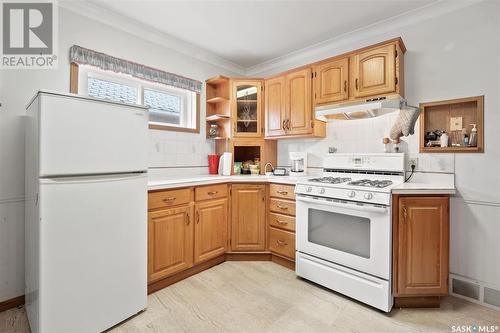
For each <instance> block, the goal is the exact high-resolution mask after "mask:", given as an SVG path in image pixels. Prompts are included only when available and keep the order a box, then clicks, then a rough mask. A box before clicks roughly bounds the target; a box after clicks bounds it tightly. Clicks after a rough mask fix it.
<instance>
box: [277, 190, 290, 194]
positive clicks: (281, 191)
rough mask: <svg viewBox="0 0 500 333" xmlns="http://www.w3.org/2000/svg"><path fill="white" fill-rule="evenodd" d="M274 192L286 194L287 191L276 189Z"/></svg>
mask: <svg viewBox="0 0 500 333" xmlns="http://www.w3.org/2000/svg"><path fill="white" fill-rule="evenodd" d="M276 193H278V194H282V195H287V194H288V191H283V190H278V191H276Z"/></svg>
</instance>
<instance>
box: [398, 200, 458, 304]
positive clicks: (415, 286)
mask: <svg viewBox="0 0 500 333" xmlns="http://www.w3.org/2000/svg"><path fill="white" fill-rule="evenodd" d="M395 201H396V205H397V206H396V209H397V211H396V214H395V217H394V219H395V220H394V228H393V229H394V231H393V232H394V235H393V237H394V240H393V245H394V246H393V248H394V249H393V250H394V253H393V260H394V263H393V267H394V274H393V275H394V288H393V289H394V296H397V297H400V296H404V297H407V296H419V297H420V296H439V295H446V294H447V292H448V262H449V259H448V258H449V198H448V197H446V196H443V197H412V196H409V197H405V196H402V197H399V198H398V197H396V200H395Z"/></svg>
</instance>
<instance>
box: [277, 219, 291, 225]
mask: <svg viewBox="0 0 500 333" xmlns="http://www.w3.org/2000/svg"><path fill="white" fill-rule="evenodd" d="M276 222H278V224H281V225H287V224H288V222H285V221H280V220H276Z"/></svg>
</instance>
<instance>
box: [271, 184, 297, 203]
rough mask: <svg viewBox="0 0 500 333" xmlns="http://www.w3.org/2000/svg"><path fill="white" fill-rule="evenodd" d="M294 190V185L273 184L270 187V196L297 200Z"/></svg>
mask: <svg viewBox="0 0 500 333" xmlns="http://www.w3.org/2000/svg"><path fill="white" fill-rule="evenodd" d="M294 190H295V186H293V185H282V184H271V185H269V196H271V197H276V198H282V199H291V200H295V193H294Z"/></svg>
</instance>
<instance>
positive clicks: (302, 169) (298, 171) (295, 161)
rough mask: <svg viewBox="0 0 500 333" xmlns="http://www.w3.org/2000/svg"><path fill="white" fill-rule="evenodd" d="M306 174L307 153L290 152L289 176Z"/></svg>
mask: <svg viewBox="0 0 500 333" xmlns="http://www.w3.org/2000/svg"><path fill="white" fill-rule="evenodd" d="M306 173H307V153H306V152H290V176H305V175H306Z"/></svg>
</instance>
